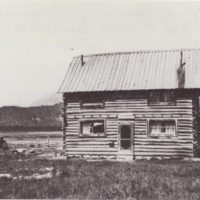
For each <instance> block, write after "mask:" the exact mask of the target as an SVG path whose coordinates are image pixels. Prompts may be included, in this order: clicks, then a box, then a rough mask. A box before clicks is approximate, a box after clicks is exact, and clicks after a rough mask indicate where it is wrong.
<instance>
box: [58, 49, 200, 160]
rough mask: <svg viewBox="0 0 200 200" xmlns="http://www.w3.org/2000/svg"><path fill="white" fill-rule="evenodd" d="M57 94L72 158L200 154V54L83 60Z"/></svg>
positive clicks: (114, 55) (151, 53) (101, 56)
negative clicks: (60, 97) (61, 104)
mask: <svg viewBox="0 0 200 200" xmlns="http://www.w3.org/2000/svg"><path fill="white" fill-rule="evenodd" d="M59 92H60V93H62V95H63V150H64V152H65V155H66V156H67V158H86V159H117V160H118V159H127V160H133V159H141V158H152V157H157V158H191V157H193V156H194V155H195V148H196V149H197V150H196V151H198V147H199V146H198V145H199V103H200V49H183V50H161V51H133V52H118V53H105V54H95V55H85V56H83V55H81V56H77V57H74V58H73V60H72V62H71V64H70V65H69V67H68V69H67V73H66V76H65V79H64V81H63V83H62V85H61V87H60V89H59Z"/></svg>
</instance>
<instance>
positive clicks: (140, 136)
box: [65, 98, 193, 158]
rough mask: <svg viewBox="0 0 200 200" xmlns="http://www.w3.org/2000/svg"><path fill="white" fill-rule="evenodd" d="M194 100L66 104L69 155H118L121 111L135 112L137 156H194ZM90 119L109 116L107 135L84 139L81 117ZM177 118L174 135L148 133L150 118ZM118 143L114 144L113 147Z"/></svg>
mask: <svg viewBox="0 0 200 200" xmlns="http://www.w3.org/2000/svg"><path fill="white" fill-rule="evenodd" d="M192 108H193V106H192V99H189V98H188V99H177V101H176V104H175V105H152V106H150V105H148V101H147V99H143V98H140V99H137V98H135V99H126V100H123V99H116V100H106V101H105V108H100V109H82V108H80V103H79V101H78V100H77V101H69V102H67V103H66V118H67V126H66V127H65V128H66V139H65V143H66V147H65V148H66V154H67V155H69V156H75V155H76V156H85V155H86V156H87V155H88V156H92V155H94V156H101V155H104V156H111V155H113V156H115V157H116V156H117V155H119V154H120V153H121V152H120V151H119V141H118V138H119V134H118V125H119V122H121V121H126V120H119V119H118V115H119V114H121V113H133V115H134V116H135V119H131V120H127V121H129V122H132V123H133V132H134V135H133V144H134V146H133V151H131V152H129V155H130V154H131V155H132V156H133V157H135V158H137V157H138V158H141V157H148V156H161V157H168V156H170V157H171V156H174V157H179V156H180V157H191V156H193V112H192ZM90 118H98V119H99V118H103V119H106V137H102V138H93V137H91V138H83V137H80V135H79V120H80V119H81V120H83V119H90ZM152 118H155V119H160V118H163V119H170V118H173V119H175V120H176V122H177V124H176V126H177V133H176V136H174V137H150V136H148V120H149V119H152ZM110 142H114V147H110Z"/></svg>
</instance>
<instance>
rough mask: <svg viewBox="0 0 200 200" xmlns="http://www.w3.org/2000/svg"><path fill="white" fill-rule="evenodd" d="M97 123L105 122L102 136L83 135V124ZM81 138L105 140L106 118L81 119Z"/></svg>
mask: <svg viewBox="0 0 200 200" xmlns="http://www.w3.org/2000/svg"><path fill="white" fill-rule="evenodd" d="M95 121H103V123H104V133H102V134H83V133H82V123H84V122H95ZM79 137H85V138H95V137H96V138H103V137H106V119H105V118H92V119H91V118H90V119H89V118H88V119H80V120H79Z"/></svg>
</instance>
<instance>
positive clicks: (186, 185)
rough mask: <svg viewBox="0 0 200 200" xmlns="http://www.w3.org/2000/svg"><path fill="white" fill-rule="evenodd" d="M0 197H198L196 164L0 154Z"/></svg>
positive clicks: (199, 177) (199, 179) (198, 167)
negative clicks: (62, 158) (90, 160)
mask: <svg viewBox="0 0 200 200" xmlns="http://www.w3.org/2000/svg"><path fill="white" fill-rule="evenodd" d="M0 198H72V199H141V200H145V199H153V200H156V199H160V200H161V199H162V200H163V199H173V200H174V199H176V200H177V199H181V200H184V199H187V200H188V199H200V162H189V161H177V160H168V161H156V160H154V161H135V162H132V163H125V162H124V163H123V162H114V161H112V162H111V161H101V162H99V161H94V162H87V161H83V160H38V159H31V158H19V157H18V158H16V157H15V158H13V156H2V158H1V159H0Z"/></svg>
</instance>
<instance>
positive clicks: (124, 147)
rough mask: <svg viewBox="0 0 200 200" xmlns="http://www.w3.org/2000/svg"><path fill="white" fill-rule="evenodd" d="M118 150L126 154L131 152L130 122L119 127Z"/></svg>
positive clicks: (131, 126)
mask: <svg viewBox="0 0 200 200" xmlns="http://www.w3.org/2000/svg"><path fill="white" fill-rule="evenodd" d="M119 150H120V151H123V152H127V153H128V152H132V151H133V124H132V123H130V122H129V123H128V122H124V123H123V122H121V123H120V125H119Z"/></svg>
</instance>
